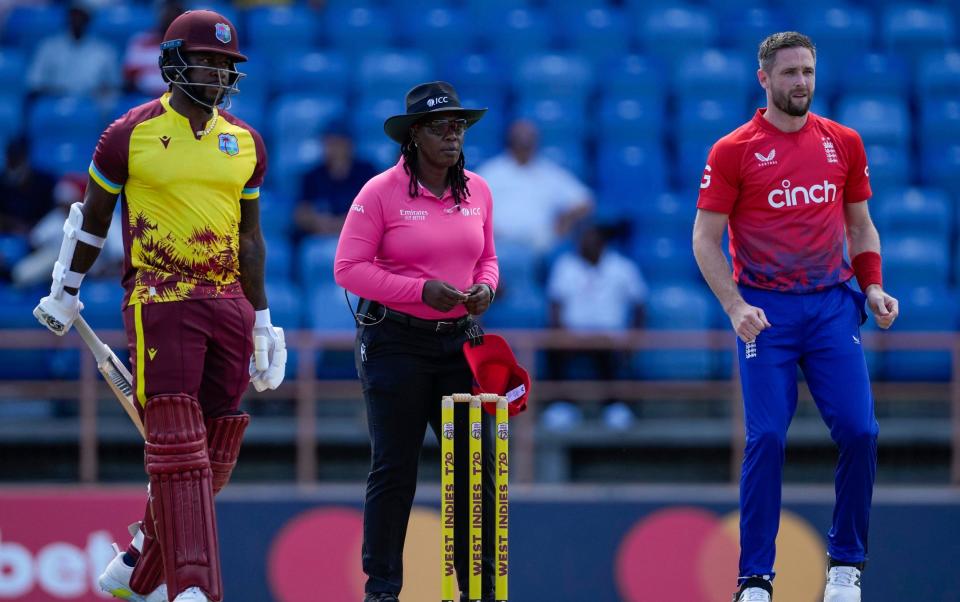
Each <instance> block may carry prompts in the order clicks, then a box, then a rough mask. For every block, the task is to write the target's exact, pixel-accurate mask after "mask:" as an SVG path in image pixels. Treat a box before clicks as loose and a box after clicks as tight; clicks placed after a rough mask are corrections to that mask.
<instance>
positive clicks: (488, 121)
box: [458, 90, 507, 168]
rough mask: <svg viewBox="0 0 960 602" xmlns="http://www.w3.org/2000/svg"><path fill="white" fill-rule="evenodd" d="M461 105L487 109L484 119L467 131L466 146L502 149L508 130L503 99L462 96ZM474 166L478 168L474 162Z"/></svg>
mask: <svg viewBox="0 0 960 602" xmlns="http://www.w3.org/2000/svg"><path fill="white" fill-rule="evenodd" d="M458 92H459V90H458ZM460 104H462V105H463V106H465V107H470V108H478V109H482V108H486V109H487V112H486V113H484V115H483V119H481V120H480V121H479V122H477V123H476V124H474V125H473V126H472V127H471V128H470V129H469V130H467V133H466V136H465V137H464V144H474V145H481V146H483V147H485V148H489V149H493V150H496V149H499V148H501V147H502V146H503V142H504V132H506V128H507V112H506V109H505V108H504V101H503V97H501V96H484V97H479V96H469V95H466V94H461V95H460ZM472 165H473V166H474V167H476V166H477V165H478V164H477V163H476V162H473V163H472ZM468 168H469V165H468Z"/></svg>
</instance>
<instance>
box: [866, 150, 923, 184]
mask: <svg viewBox="0 0 960 602" xmlns="http://www.w3.org/2000/svg"><path fill="white" fill-rule="evenodd" d="M866 151H867V163H868V164H869V166H870V187H871V188H872V189H873V190H874V191H877V190H889V189H891V188H899V187H902V186H906V185H907V184H909V183H910V181H911V172H912V167H913V166H912V163H911V162H910V155H909V153H908V152H907V149H906V147H903V146H897V145H885V144H868V145H866Z"/></svg>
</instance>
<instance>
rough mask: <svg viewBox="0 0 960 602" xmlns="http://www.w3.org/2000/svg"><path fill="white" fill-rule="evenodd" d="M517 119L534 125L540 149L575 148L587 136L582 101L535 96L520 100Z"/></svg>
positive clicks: (517, 107)
mask: <svg viewBox="0 0 960 602" xmlns="http://www.w3.org/2000/svg"><path fill="white" fill-rule="evenodd" d="M516 105H517V106H516V116H517V117H519V118H523V119H530V120H531V121H534V122H535V123H536V124H537V125H538V126H539V128H540V142H541V144H542V145H543V146H556V145H569V146H578V145H581V143H582V142H583V141H584V138H585V136H586V127H587V123H586V120H585V119H584V105H583V101H582V100H581V99H575V98H566V99H564V98H556V97H550V96H538V97H533V98H520V99H518V100H517V103H516Z"/></svg>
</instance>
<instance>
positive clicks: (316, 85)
mask: <svg viewBox="0 0 960 602" xmlns="http://www.w3.org/2000/svg"><path fill="white" fill-rule="evenodd" d="M351 73H352V70H351V69H350V67H349V63H348V61H347V59H346V57H345V56H344V55H342V54H340V53H339V52H335V51H329V52H324V51H313V52H301V51H299V50H294V51H291V52H287V53H286V54H284V55H283V56H282V57H281V58H280V59H279V60H278V61H277V62H276V63H275V68H273V69H271V71H270V80H271V85H272V87H273V89H274V90H275V91H276V92H277V93H278V94H288V93H304V94H324V95H326V94H333V95H335V94H336V93H338V92H340V93H343V92H345V91H346V90H347V89H348V84H349V83H350V74H351ZM241 85H242V84H241Z"/></svg>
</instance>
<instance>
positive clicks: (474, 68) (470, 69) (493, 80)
mask: <svg viewBox="0 0 960 602" xmlns="http://www.w3.org/2000/svg"><path fill="white" fill-rule="evenodd" d="M441 73H442V77H443V79H444V81H448V82H450V83H452V84H453V85H454V87H456V89H457V93H458V94H460V98H461V100H462V99H464V98H467V97H471V98H481V99H487V100H485V103H484V105H483V106H486V104H487V103H493V102H500V103H502V102H503V101H504V96H505V94H506V89H505V84H504V82H505V80H506V79H507V75H506V73H505V72H504V69H503V68H502V67H501V66H500V65H499V64H497V62H496V60H495V58H494V57H493V56H492V55H490V54H484V53H479V52H475V53H471V54H466V55H462V56H453V57H451V58H450V59H449V60H448V61H447V62H446V63H445V64H444V65H443V66H442V68H441ZM494 98H496V99H497V100H496V101H495V100H494Z"/></svg>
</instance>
